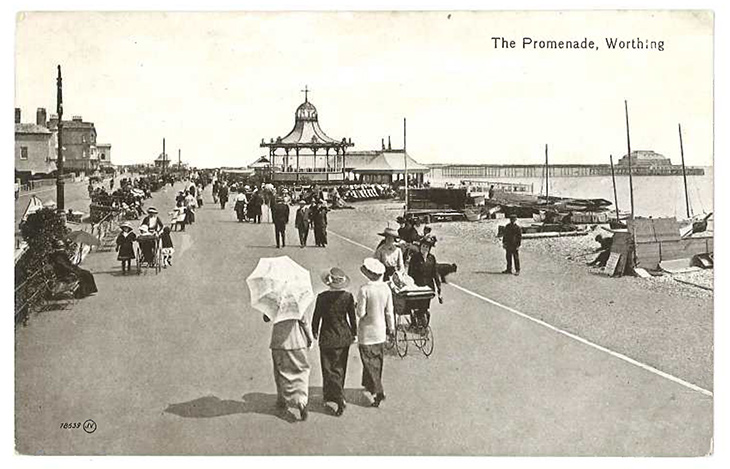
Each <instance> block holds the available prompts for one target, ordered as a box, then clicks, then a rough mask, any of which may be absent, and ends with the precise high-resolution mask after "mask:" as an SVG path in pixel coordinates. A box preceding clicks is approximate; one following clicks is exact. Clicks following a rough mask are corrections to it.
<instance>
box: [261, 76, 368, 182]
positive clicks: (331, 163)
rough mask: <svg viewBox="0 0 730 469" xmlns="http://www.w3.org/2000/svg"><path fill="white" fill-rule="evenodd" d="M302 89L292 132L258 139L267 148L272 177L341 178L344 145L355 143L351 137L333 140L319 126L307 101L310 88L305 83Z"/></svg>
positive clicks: (343, 162)
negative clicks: (301, 96)
mask: <svg viewBox="0 0 730 469" xmlns="http://www.w3.org/2000/svg"><path fill="white" fill-rule="evenodd" d="M302 91H303V92H304V102H303V103H302V104H301V105H299V107H298V108H297V110H296V113H295V115H294V128H293V129H292V130H291V132H289V133H288V134H287V135H286V136H285V137H277V138H276V139H273V138H272V139H271V140H270V142H268V143H267V142H265V141H264V139H261V147H266V148H268V149H269V161H270V163H271V166H270V171H271V173H270V175H271V179H272V181H278V182H284V181H286V182H295V181H296V182H298V181H301V180H309V181H311V182H323V181H343V180H344V179H345V174H346V170H345V165H346V149H347V148H348V147H351V146H353V145H354V144H353V143H352V139H349V140H348V139H345V138H342V140H336V139H334V138H331V137H329V136H328V135H327V134H325V133H324V131H323V130H322V129H321V128H320V126H319V120H318V115H317V108H315V107H314V105H313V104H312V103H310V102H309V96H308V94H309V89H308V88H306V87H305V89H304V90H302Z"/></svg>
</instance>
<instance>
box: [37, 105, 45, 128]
mask: <svg viewBox="0 0 730 469" xmlns="http://www.w3.org/2000/svg"><path fill="white" fill-rule="evenodd" d="M35 123H36V124H38V125H41V126H43V127H45V126H46V108H44V107H39V108H38V110H37V111H36V112H35Z"/></svg>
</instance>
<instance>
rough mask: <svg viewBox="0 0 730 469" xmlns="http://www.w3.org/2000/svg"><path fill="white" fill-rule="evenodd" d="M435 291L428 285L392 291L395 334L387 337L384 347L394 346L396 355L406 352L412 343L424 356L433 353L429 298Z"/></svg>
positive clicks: (400, 355) (402, 354)
mask: <svg viewBox="0 0 730 469" xmlns="http://www.w3.org/2000/svg"><path fill="white" fill-rule="evenodd" d="M434 296H436V293H435V292H434V291H433V290H431V289H430V288H428V287H425V288H418V289H414V290H402V291H400V292H398V291H393V312H394V313H395V334H394V336H392V337H389V338H388V341H387V342H386V347H387V348H389V349H392V348H395V350H396V352H397V353H398V356H399V357H401V358H403V357H405V356H406V355H407V354H408V344H409V343H412V344H413V345H415V346H416V348H418V349H419V350H421V352H423V354H424V355H425V356H426V357H429V356H431V354H432V353H433V345H434V339H433V331H432V330H431V325H430V322H431V321H430V318H431V313H430V311H429V308H430V307H431V300H432V299H433V297H434Z"/></svg>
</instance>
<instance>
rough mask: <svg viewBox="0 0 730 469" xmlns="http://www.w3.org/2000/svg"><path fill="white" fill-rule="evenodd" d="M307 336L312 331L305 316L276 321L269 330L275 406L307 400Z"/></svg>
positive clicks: (293, 405) (297, 405)
mask: <svg viewBox="0 0 730 469" xmlns="http://www.w3.org/2000/svg"><path fill="white" fill-rule="evenodd" d="M308 338H309V339H310V340H311V338H312V332H311V329H310V328H309V324H308V323H307V322H306V320H305V319H302V320H296V319H288V320H284V321H280V322H277V323H275V324H274V326H273V328H272V330H271V342H270V345H269V348H270V349H271V360H272V362H273V365H274V383H275V384H276V396H277V398H276V402H277V405H279V406H282V407H283V406H290V407H300V406H306V405H307V403H308V401H309V370H310V367H309V361H308V360H307V353H306V350H307V341H308V340H307V339H308Z"/></svg>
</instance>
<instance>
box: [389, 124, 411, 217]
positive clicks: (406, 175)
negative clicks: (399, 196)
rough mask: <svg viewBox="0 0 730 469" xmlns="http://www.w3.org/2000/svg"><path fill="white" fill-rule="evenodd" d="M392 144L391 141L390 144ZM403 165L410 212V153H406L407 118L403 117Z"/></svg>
mask: <svg viewBox="0 0 730 469" xmlns="http://www.w3.org/2000/svg"><path fill="white" fill-rule="evenodd" d="M388 145H390V143H389V144H388ZM403 165H404V168H405V169H404V171H403V173H404V177H405V183H406V212H408V153H406V118H405V117H404V118H403Z"/></svg>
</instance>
